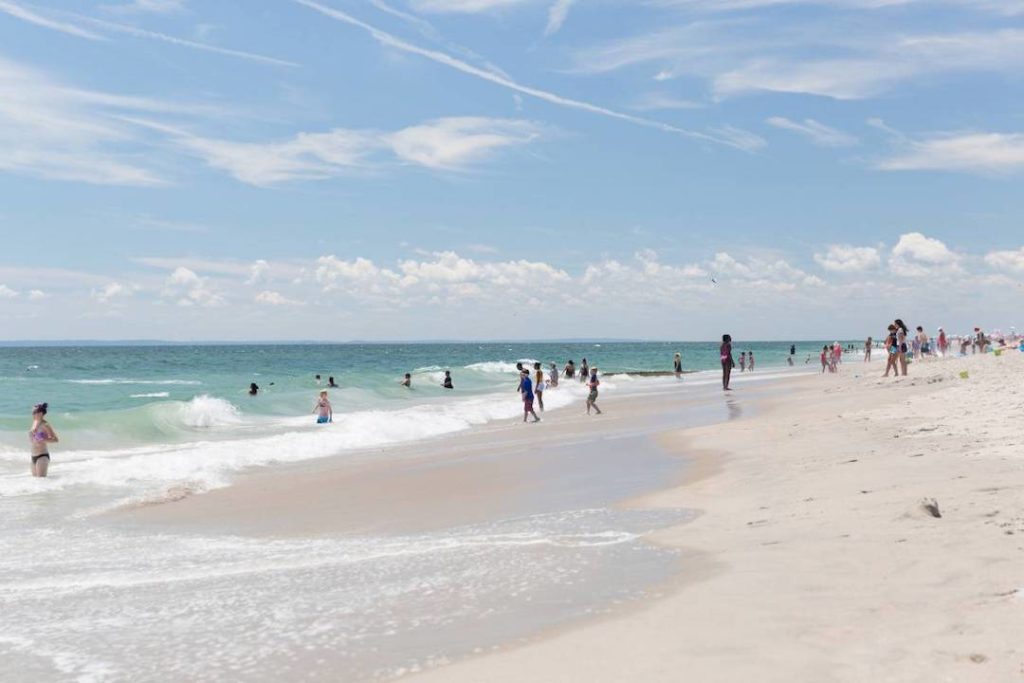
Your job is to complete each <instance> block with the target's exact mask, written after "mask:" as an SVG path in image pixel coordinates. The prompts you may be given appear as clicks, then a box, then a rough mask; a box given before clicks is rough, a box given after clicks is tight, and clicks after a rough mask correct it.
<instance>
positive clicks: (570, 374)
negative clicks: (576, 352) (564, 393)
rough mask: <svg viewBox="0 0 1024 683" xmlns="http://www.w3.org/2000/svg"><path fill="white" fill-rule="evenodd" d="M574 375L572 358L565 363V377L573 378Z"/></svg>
mask: <svg viewBox="0 0 1024 683" xmlns="http://www.w3.org/2000/svg"><path fill="white" fill-rule="evenodd" d="M575 376H576V362H575V361H573V360H572V359H570V360H569V362H568V363H566V364H565V378H566V379H573V378H574V377H575Z"/></svg>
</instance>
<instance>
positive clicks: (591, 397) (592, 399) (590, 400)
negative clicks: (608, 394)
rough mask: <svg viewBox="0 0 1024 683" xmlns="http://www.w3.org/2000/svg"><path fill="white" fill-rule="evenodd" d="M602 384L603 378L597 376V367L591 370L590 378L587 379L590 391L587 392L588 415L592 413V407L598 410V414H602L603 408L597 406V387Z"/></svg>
mask: <svg viewBox="0 0 1024 683" xmlns="http://www.w3.org/2000/svg"><path fill="white" fill-rule="evenodd" d="M599 386H601V380H599V379H598V378H597V368H592V369H591V370H590V378H589V380H588V381H587V388H588V389H590V392H589V393H588V394H587V415H590V409H591V408H593V409H594V410H596V411H597V414H598V415H600V414H601V409H600V408H598V407H597V394H598V391H597V388H598V387H599Z"/></svg>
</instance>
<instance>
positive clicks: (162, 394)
mask: <svg viewBox="0 0 1024 683" xmlns="http://www.w3.org/2000/svg"><path fill="white" fill-rule="evenodd" d="M170 395H171V394H170V393H169V392H166V391H154V392H152V393H150V394H132V395H131V398H167V397H168V396H170Z"/></svg>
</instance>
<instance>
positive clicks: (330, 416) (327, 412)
mask: <svg viewBox="0 0 1024 683" xmlns="http://www.w3.org/2000/svg"><path fill="white" fill-rule="evenodd" d="M313 412H314V413H316V423H317V424H318V425H322V424H327V423H328V422H334V409H333V408H331V402H330V400H328V398H327V391H326V390H325V391H321V392H320V398H319V399H317V402H316V405H315V406H313Z"/></svg>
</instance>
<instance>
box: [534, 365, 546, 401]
mask: <svg viewBox="0 0 1024 683" xmlns="http://www.w3.org/2000/svg"><path fill="white" fill-rule="evenodd" d="M533 383H534V387H533V393H535V394H536V395H537V407H539V408H540V412H542V413H543V412H544V389H546V388H547V387H546V386H545V382H544V371H543V370H542V369H541V367H540V363H534V364H533Z"/></svg>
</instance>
